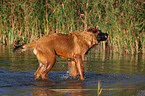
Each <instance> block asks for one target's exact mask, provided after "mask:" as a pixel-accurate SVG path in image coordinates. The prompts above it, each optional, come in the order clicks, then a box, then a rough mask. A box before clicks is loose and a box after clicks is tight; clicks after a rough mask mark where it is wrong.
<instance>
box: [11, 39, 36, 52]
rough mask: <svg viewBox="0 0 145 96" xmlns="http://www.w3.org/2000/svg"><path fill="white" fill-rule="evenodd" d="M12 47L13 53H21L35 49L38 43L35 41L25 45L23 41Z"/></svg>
mask: <svg viewBox="0 0 145 96" xmlns="http://www.w3.org/2000/svg"><path fill="white" fill-rule="evenodd" d="M10 47H11V50H12V51H13V52H21V51H26V50H27V49H32V48H35V47H36V42H35V41H33V42H30V43H27V44H24V42H23V41H20V40H18V41H16V42H15V43H14V44H12V45H11V46H10Z"/></svg>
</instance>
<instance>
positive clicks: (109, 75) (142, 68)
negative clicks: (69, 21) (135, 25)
mask: <svg viewBox="0 0 145 96" xmlns="http://www.w3.org/2000/svg"><path fill="white" fill-rule="evenodd" d="M144 58H145V57H144V55H142V54H136V55H126V54H116V53H111V52H104V51H101V50H96V49H95V48H94V49H92V50H91V51H90V52H89V53H88V55H87V56H86V57H85V60H84V62H83V64H84V69H85V78H86V80H85V81H79V79H78V78H75V79H74V78H73V79H71V78H70V77H69V76H68V74H67V71H68V65H67V61H66V60H63V59H61V58H57V62H56V64H55V65H54V67H53V69H52V70H51V71H50V72H49V73H48V78H49V79H50V80H48V81H36V80H34V75H33V74H34V72H35V71H36V69H37V67H38V61H37V59H36V57H35V55H34V54H33V53H32V52H31V51H27V52H23V53H17V54H15V53H12V52H11V51H10V49H9V48H5V47H1V46H0V95H1V96H3V95H6V96H7V95H21V96H23V95H27V96H29V95H31V96H54V95H55V96H61V95H63V96H96V94H97V91H96V90H90V91H89V90H86V91H83V90H82V89H97V86H98V80H100V82H101V88H103V89H112V88H134V89H133V90H132V89H127V90H123V89H122V90H111V91H108V90H103V91H102V93H101V95H108V94H109V95H111V96H113V95H114V96H116V95H117V96H122V95H123V96H125V95H126V94H127V96H132V95H136V94H145V93H144V91H145V90H144V89H145V74H144V73H145V64H144V61H145V59H144ZM17 89H19V90H17ZM55 89H56V90H55ZM59 89H60V90H59ZM61 89H80V90H73V91H72V90H66V91H65V90H61Z"/></svg>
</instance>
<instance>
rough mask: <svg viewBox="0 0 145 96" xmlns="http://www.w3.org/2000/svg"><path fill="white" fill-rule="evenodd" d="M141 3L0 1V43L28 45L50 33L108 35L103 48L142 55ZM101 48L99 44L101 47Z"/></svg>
mask: <svg viewBox="0 0 145 96" xmlns="http://www.w3.org/2000/svg"><path fill="white" fill-rule="evenodd" d="M144 4H145V2H144V1H143V0H136V1H134V0H1V1H0V8H1V9H0V43H2V44H6V45H10V44H12V43H13V42H14V41H15V40H17V39H21V40H25V41H26V42H30V41H33V40H36V39H38V38H40V37H42V36H43V35H45V34H50V33H69V32H73V31H76V30H78V31H84V30H86V29H87V27H88V26H96V27H97V28H98V29H101V30H102V31H103V32H108V34H109V39H108V41H107V43H106V44H105V45H107V46H108V48H110V49H111V50H113V51H114V52H119V53H131V54H134V53H145V32H144V31H145V29H144V28H145V14H144V13H145V10H144V9H145V7H144ZM102 45H103V44H102Z"/></svg>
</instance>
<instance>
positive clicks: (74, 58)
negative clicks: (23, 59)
mask: <svg viewBox="0 0 145 96" xmlns="http://www.w3.org/2000/svg"><path fill="white" fill-rule="evenodd" d="M107 38H108V34H107V33H103V32H101V31H100V30H98V29H96V28H95V27H88V29H87V30H86V31H84V32H72V33H69V34H60V33H53V34H49V35H45V36H43V37H42V38H40V39H39V40H37V41H33V42H30V43H28V44H25V45H19V44H18V43H19V42H17V43H14V44H13V45H12V46H11V48H12V50H13V51H25V50H27V49H34V51H33V52H34V54H35V55H36V57H37V59H38V61H39V67H38V69H37V70H36V72H35V73H34V76H35V79H42V80H45V79H47V73H48V72H49V71H50V69H51V68H52V67H53V65H54V64H55V61H56V55H58V56H60V57H61V58H63V59H66V60H68V61H69V63H68V67H69V73H70V75H71V76H76V75H77V71H78V73H79V75H80V79H81V80H85V78H84V70H83V64H82V60H83V59H84V56H85V53H86V52H87V51H88V50H89V49H90V48H92V47H93V46H94V45H97V44H98V43H99V42H100V41H105V40H107Z"/></svg>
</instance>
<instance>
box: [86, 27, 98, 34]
mask: <svg viewBox="0 0 145 96" xmlns="http://www.w3.org/2000/svg"><path fill="white" fill-rule="evenodd" d="M87 31H88V32H93V33H95V31H96V28H95V27H91V26H89V27H88V29H87Z"/></svg>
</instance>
